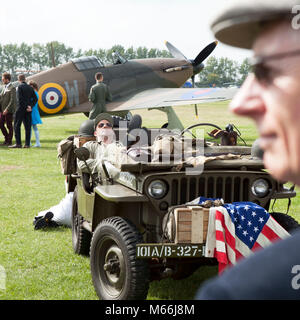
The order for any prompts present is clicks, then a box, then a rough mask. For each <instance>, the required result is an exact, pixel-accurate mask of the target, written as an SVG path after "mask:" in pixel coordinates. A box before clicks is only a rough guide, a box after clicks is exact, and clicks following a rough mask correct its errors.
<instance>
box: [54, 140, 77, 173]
mask: <svg viewBox="0 0 300 320" xmlns="http://www.w3.org/2000/svg"><path fill="white" fill-rule="evenodd" d="M74 149H75V146H74V136H70V137H68V138H67V139H64V140H62V141H61V142H60V143H59V144H58V145H57V153H58V155H57V157H58V158H59V159H60V166H61V172H62V173H63V174H65V175H68V174H72V173H76V156H75V153H74Z"/></svg>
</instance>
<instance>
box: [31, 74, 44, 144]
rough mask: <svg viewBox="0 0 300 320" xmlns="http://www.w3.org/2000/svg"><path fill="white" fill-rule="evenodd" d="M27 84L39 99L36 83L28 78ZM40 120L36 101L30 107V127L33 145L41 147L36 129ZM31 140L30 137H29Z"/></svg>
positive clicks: (40, 122)
mask: <svg viewBox="0 0 300 320" xmlns="http://www.w3.org/2000/svg"><path fill="white" fill-rule="evenodd" d="M29 85H30V86H31V87H32V88H33V90H34V92H35V95H36V97H37V100H39V94H38V85H37V83H36V82H35V81H33V80H30V81H29ZM42 123H43V122H42V120H41V117H40V113H39V109H38V102H37V103H36V104H35V105H34V106H33V108H32V112H31V126H32V129H33V131H34V135H35V145H34V147H38V148H40V147H41V143H40V133H39V130H38V127H37V125H38V124H42ZM31 133H32V131H31V132H30V137H32V135H31ZM30 140H31V139H30Z"/></svg>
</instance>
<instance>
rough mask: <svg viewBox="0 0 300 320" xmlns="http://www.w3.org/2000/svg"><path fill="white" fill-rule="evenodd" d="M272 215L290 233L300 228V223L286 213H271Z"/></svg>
mask: <svg viewBox="0 0 300 320" xmlns="http://www.w3.org/2000/svg"><path fill="white" fill-rule="evenodd" d="M270 214H271V216H272V217H273V218H274V219H275V220H276V221H277V222H278V223H279V224H280V225H281V226H282V227H283V228H284V229H285V230H286V231H287V232H289V233H290V232H293V231H296V230H298V229H299V228H300V225H299V223H298V222H297V221H296V220H295V219H294V218H293V217H291V216H289V215H287V214H285V213H281V212H271V213H270Z"/></svg>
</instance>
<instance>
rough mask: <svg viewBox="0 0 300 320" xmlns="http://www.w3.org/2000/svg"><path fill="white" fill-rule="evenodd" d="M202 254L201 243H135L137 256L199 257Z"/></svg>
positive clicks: (141, 257)
mask: <svg viewBox="0 0 300 320" xmlns="http://www.w3.org/2000/svg"><path fill="white" fill-rule="evenodd" d="M203 255H204V245H203V244H174V243H168V244H161V243H159V244H157V243H147V244H145V243H143V244H137V246H136V256H137V258H140V259H143V258H199V257H203Z"/></svg>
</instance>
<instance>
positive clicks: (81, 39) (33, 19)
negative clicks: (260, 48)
mask: <svg viewBox="0 0 300 320" xmlns="http://www.w3.org/2000/svg"><path fill="white" fill-rule="evenodd" d="M226 2H228V0H227V1H226V0H211V1H203V0H112V1H109V0H51V1H50V0H26V1H24V0H14V1H1V9H0V28H1V30H0V34H1V37H0V43H1V44H2V45H4V44H8V43H17V44H20V43H22V42H25V43H27V44H32V43H37V42H38V43H42V44H45V43H47V42H51V41H59V42H63V43H64V44H65V45H67V46H70V47H72V48H74V49H75V50H78V49H83V50H87V49H91V48H92V49H99V48H102V49H109V48H111V47H112V46H113V45H115V44H120V45H122V46H123V47H124V48H125V49H127V48H129V47H131V46H133V47H134V48H137V47H139V46H145V47H147V48H149V49H150V48H158V49H160V50H163V49H166V47H165V45H164V41H165V40H167V41H169V42H171V43H172V44H173V45H174V46H175V47H177V48H178V49H179V50H180V51H181V52H182V53H183V54H184V55H185V56H186V57H187V58H188V59H194V58H195V57H196V56H197V54H198V53H199V52H200V51H201V49H202V48H204V47H205V46H206V45H207V44H208V43H210V42H212V41H214V40H215V38H214V36H213V34H212V32H211V31H210V23H211V20H212V19H213V17H214V15H215V14H216V13H217V12H218V11H219V10H220V8H221V7H222V6H223V5H224V4H225V3H226ZM213 55H214V56H216V57H228V58H230V59H234V60H237V61H238V62H242V60H243V59H244V58H246V57H250V56H251V52H250V51H248V50H242V49H236V48H232V47H230V46H226V45H223V44H220V43H219V45H218V47H217V48H216V49H215V51H214V53H213Z"/></svg>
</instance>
